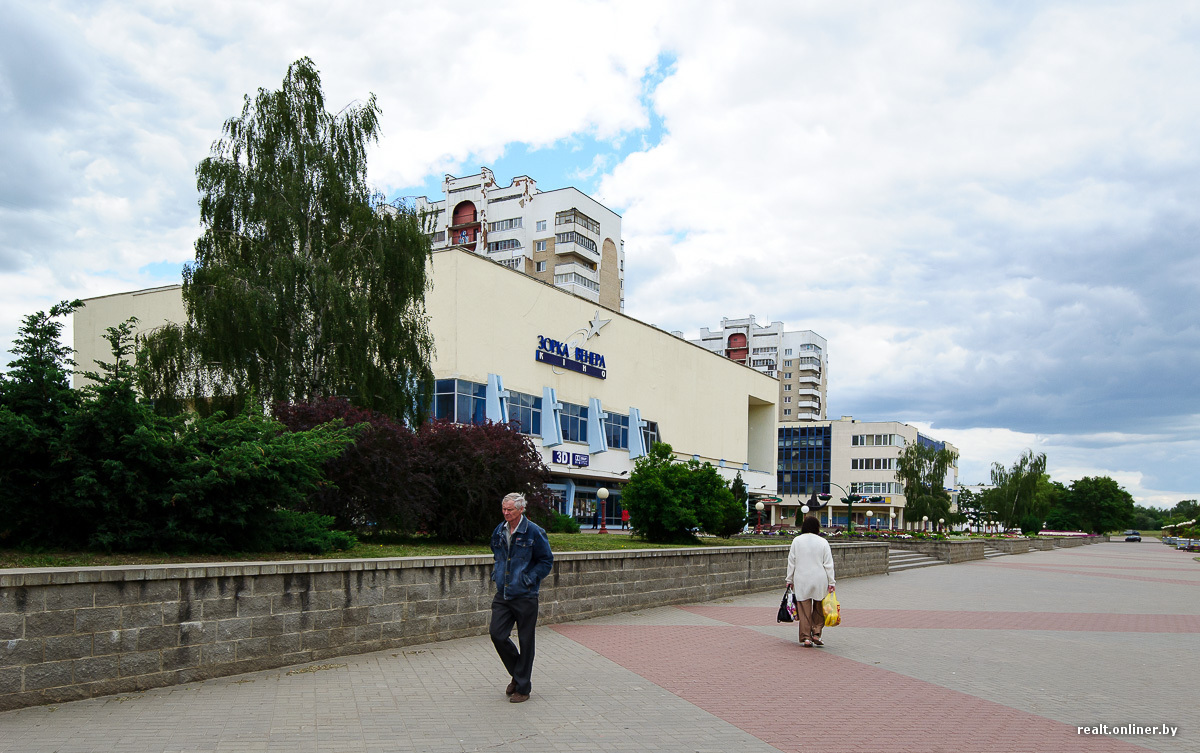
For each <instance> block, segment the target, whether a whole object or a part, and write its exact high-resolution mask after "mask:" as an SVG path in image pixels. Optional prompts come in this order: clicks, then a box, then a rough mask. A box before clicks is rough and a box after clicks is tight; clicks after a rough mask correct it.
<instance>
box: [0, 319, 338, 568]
mask: <svg viewBox="0 0 1200 753" xmlns="http://www.w3.org/2000/svg"><path fill="white" fill-rule="evenodd" d="M44 321H45V319H44V317H42V316H41V315H35V317H31V318H29V319H27V323H28V322H44ZM135 321H136V320H133V319H131V320H128V321H126V322H123V323H122V324H120V325H118V326H116V327H110V328H109V329H108V331H107V335H106V339H107V340H108V341H109V343H110V345H111V346H112V353H113V358H112V361H111V362H99V363H98V366H99V368H100V371H99V372H87V374H86V375H87V376H88V377H89V378H90V379H91V380H92V382H93V383H92V384H90V385H89V386H87V387H85V388H84V389H83V390H81V391H80V393H79V395H78V396H77V398H73V399H72V400H71V401H70V403H69V404H67V403H64V405H67V407H66V408H63V409H62V410H60V411H54V412H52V414H51V417H52V418H53V425H54V431H53V432H49V431H46V430H45V428H44V427H40V428H39V426H38V424H37V423H35V422H34V421H33V420H31V419H30V418H29V417H28V416H17V415H16V414H15V413H13V412H12V411H11V410H8V409H7V408H3V409H0V443H2V444H3V445H4V448H5V449H9V446H10V445H13V449H19V448H16V446H15V445H14V444H13V440H14V438H15V439H20V438H22V437H24V438H26V439H40V440H43V446H41V447H39V448H38V452H39V453H41V454H43V455H45V458H46V461H47V466H46V468H45V469H43V470H44V472H41V473H38V474H31V473H10V472H9V471H10V470H12V469H11V468H10V467H9V466H8V465H7V464H8V462H9V460H10V456H9V454H8V453H6V454H5V457H4V459H3V460H0V469H3V472H4V477H5V479H4V480H5V486H4V489H3V491H4V493H3V494H0V520H2V521H3V522H2V524H0V530H3V536H2V538H4V539H5V540H6V541H7V542H11V543H12V544H16V545H32V546H59V547H67V548H89V549H104V550H124V551H129V550H147V549H149V550H168V551H220V550H230V549H243V550H247V549H249V550H254V549H257V550H260V551H262V550H275V549H285V548H299V549H303V550H304V551H319V550H320V549H321V548H325V549H328V548H330V547H332V546H334V545H337V544H339V543H341V544H347V543H352V539H350V538H348V537H345V536H339V535H336V533H335V532H330V531H329V530H328V523H329V522H331V519H329V520H323V519H321V518H320V517H319V516H315V515H306V514H304V513H290V512H289V511H286V510H282V509H281V508H285V507H288V506H294V505H298V504H299V503H302V502H303V501H304V499H305V497H306V496H307V494H308V493H309V492H310V491H311V490H312V489H313V488H314V487H316V485H317V484H319V483H320V482H321V480H322V477H321V468H322V466H323V464H324V463H325V462H326V461H327V460H328V459H330V458H331V457H333V456H335V455H337V454H338V453H340V452H341V451H342V449H343V448H344V447H345V446H346V445H347V444H348V443H349V442H350V436H349V431H348V430H346V429H341V428H339V427H337V426H324V427H319V428H318V429H315V430H313V431H311V432H306V433H302V434H289V433H287V432H284V431H282V426H281V425H280V424H278V423H275V422H274V421H271V420H270V419H268V418H265V417H264V416H263V415H262V412H261V410H259V411H253V410H251V411H247V412H246V413H245V414H243V415H240V416H237V417H235V418H234V419H232V420H228V421H227V420H224V417H223V416H216V417H211V418H195V419H193V420H184V419H183V418H180V417H172V418H166V417H161V416H156V415H155V414H154V413H153V412H152V411H151V410H150V409H149V407H148V406H147V405H146V404H145V403H143V402H141V401H140V400H139V399H138V395H137V391H136V389H135V387H134V381H135V379H134V375H135V371H134V368H133V366H132V365H131V363H130V353H131V349H132V347H133V345H132V332H133V326H134V323H135ZM28 331H29V332H35V331H36V332H38V333H40V334H36V337H37V338H40V339H43V340H44V339H45V338H46V337H48V336H49V335H50V334H53V335H54V338H51V339H55V338H56V337H57V330H55V329H54V328H53V327H51V328H50V329H44V328H40V327H39V328H31V329H28ZM22 348H24V346H23V345H19V346H18V350H21V349H22ZM42 350H43V351H45V349H42ZM66 352H67V351H65V350H59V351H58V352H57V354H54V355H51V356H50V357H49V358H47V359H46V360H45V363H48V364H52V363H60V364H61V363H63V362H65V360H66ZM59 378H61V379H65V377H63V376H62V375H61V373H60V374H59V375H58V376H56V379H59ZM64 384H65V382H64ZM7 386H9V385H7V384H6V387H7ZM54 393H55V390H51V394H54ZM35 404H36V403H35ZM48 425H49V424H48ZM31 427H32V428H31ZM10 429H21V430H25V429H27V430H28V431H26V432H25V433H24V434H14V433H13V432H11V431H10ZM14 457H15V456H14ZM25 459H26V460H28V456H26V458H25Z"/></svg>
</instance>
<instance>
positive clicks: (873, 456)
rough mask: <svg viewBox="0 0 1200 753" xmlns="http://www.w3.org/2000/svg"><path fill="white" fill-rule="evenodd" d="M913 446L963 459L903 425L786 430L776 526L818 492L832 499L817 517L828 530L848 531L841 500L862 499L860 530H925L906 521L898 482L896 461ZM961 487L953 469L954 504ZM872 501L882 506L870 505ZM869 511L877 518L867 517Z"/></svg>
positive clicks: (826, 424)
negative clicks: (841, 528)
mask: <svg viewBox="0 0 1200 753" xmlns="http://www.w3.org/2000/svg"><path fill="white" fill-rule="evenodd" d="M913 442H918V443H921V444H928V445H930V446H932V447H935V448H937V449H943V448H946V449H949V450H952V451H953V452H954V453H955V454H956V455H957V453H958V450H957V448H955V447H954V446H953V445H951V444H949V443H947V442H941V441H938V440H936V439H933V438H931V437H928V436H926V435H924V434H922V433H921V432H919V431H918V430H917V428H916V427H915V426H910V425H909V424H906V423H902V422H900V421H857V420H855V419H854V418H851V417H850V416H843V417H842V418H841V419H840V420H837V421H811V422H805V423H791V424H781V425H780V427H779V444H778V452H779V460H778V468H779V476H778V487H777V488H778V490H779V494H778V498H779V499H780V500H781V502H780V503H778V504H774V505H771V509H770V516H771V517H770V520H771V522H772V523H785V524H787V523H790V522H792V521H794V519H795V516H796V512H797V511H798V510H799V509H800V507H801V505H804V504H807V503H808V502H809V500H810V499H811V497H812V494H813V493H814V492H815V493H817V494H832V495H833V499H832V500H830V503H829V505H828V506H827V507H825V508H824V509H821V510H820V511H818V514H819V515H820V517H821V523H822V524H823V525H841V526H844V525H846V524H847V522H848V515H847V512H848V510H847V506H846V505H844V504H842V503H841V502H840V501H839V500H841V498H843V497H846V496H848V495H850V494H858V495H861V496H862V497H863V498H864V501H862V502H858V503H856V504H854V505H853V518H854V525H855V526H856V527H866V526H867V525H871V526H873V527H875V526H877V527H880V528H889V527H894V528H920V527H921V523H922V521H920V520H915V521H912V520H908V519H907V518H906V517H905V514H904V507H905V498H904V488H903V485H902V484H901V483H900V482H899V481H898V480H897V479H896V459H897V458H899V457H900V453H901V452H903V450H904V448H905V447H906V446H908V445H909V444H911V443H913ZM957 487H958V468H957V466H951V468H950V469H949V470H948V471H947V473H946V478H945V479H944V488H945V489H946V491H947V492H950V494H951V499H952V500H953V499H954V498H955V496H956V495H957ZM870 497H882V500H881V501H879V502H876V503H868V502H866V501H865V500H866V499H869V498H870ZM951 509H952V510H953V509H954V508H953V507H952V508H951ZM868 510H870V511H871V512H872V515H870V516H868V515H867V514H866V513H867V511H868ZM893 514H894V516H893Z"/></svg>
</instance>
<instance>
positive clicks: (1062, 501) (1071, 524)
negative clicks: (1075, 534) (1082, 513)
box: [1042, 481, 1083, 531]
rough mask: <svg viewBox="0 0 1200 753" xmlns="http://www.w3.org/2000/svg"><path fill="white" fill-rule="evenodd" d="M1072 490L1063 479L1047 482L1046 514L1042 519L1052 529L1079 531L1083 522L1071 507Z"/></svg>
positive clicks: (1046, 526)
mask: <svg viewBox="0 0 1200 753" xmlns="http://www.w3.org/2000/svg"><path fill="white" fill-rule="evenodd" d="M1070 495H1071V490H1070V489H1068V488H1067V487H1066V486H1065V485H1063V483H1062V482H1061V481H1047V482H1046V501H1047V504H1046V507H1047V511H1046V515H1045V519H1044V520H1043V521H1042V522H1043V523H1045V526H1044V527H1045V528H1048V529H1050V530H1052V531H1079V530H1082V529H1083V523H1082V521H1080V520H1079V517H1078V516H1077V515H1076V514H1075V512H1074V511H1073V510H1072V509H1071V503H1070Z"/></svg>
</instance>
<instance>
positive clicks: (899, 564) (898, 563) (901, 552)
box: [888, 549, 945, 573]
mask: <svg viewBox="0 0 1200 753" xmlns="http://www.w3.org/2000/svg"><path fill="white" fill-rule="evenodd" d="M944 564H945V563H944V562H942V561H941V560H940V559H938V558H937V557H931V556H929V555H928V554H921V553H920V552H910V551H907V550H905V549H889V550H888V572H889V573H898V572H900V571H901V570H911V569H913V568H916V567H932V566H934V565H944Z"/></svg>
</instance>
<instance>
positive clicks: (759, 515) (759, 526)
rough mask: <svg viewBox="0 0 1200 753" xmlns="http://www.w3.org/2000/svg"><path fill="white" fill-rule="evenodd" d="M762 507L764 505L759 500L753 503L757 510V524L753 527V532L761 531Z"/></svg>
mask: <svg viewBox="0 0 1200 753" xmlns="http://www.w3.org/2000/svg"><path fill="white" fill-rule="evenodd" d="M764 507H766V505H764V504H763V503H762V501H761V500H760V501H758V502H755V503H754V509H755V510H757V511H758V525H757V526H755V527H754V532H755V533H762V511H763V508H764Z"/></svg>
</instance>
